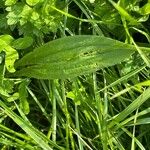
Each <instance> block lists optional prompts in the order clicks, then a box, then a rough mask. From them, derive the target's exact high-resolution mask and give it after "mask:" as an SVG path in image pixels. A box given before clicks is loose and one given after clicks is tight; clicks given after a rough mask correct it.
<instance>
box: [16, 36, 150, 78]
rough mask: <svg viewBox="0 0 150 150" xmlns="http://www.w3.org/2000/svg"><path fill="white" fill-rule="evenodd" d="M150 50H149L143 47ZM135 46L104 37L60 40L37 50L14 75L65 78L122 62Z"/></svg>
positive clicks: (18, 65)
mask: <svg viewBox="0 0 150 150" xmlns="http://www.w3.org/2000/svg"><path fill="white" fill-rule="evenodd" d="M142 49H146V50H150V49H149V48H142ZM135 50H136V49H135V47H134V46H132V45H129V44H125V43H122V42H119V41H117V40H113V39H110V38H107V37H101V36H90V35H84V36H83V35H82V36H73V37H65V38H60V39H57V40H54V41H51V42H48V43H47V44H45V45H43V46H41V47H39V48H36V49H35V50H34V51H33V52H30V53H29V54H27V55H26V56H24V57H23V58H22V59H20V60H19V61H18V62H16V64H15V67H16V69H17V70H18V71H17V72H16V73H15V74H14V76H26V77H34V78H38V79H64V78H71V77H76V76H78V75H83V74H87V73H91V72H94V71H96V70H98V69H100V68H103V67H107V66H112V65H114V64H117V63H120V62H121V61H123V60H124V59H126V58H129V57H130V55H131V54H132V53H133V52H134V51H135Z"/></svg>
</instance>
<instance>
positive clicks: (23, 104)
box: [19, 81, 30, 115]
mask: <svg viewBox="0 0 150 150" xmlns="http://www.w3.org/2000/svg"><path fill="white" fill-rule="evenodd" d="M26 86H28V82H27V81H23V82H22V83H21V84H20V85H19V99H20V108H21V109H22V110H23V112H24V113H25V114H26V115H27V114H29V112H30V108H29V103H28V100H27V97H28V93H27V89H26Z"/></svg>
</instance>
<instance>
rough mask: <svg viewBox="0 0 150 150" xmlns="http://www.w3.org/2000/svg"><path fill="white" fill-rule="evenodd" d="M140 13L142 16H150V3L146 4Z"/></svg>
mask: <svg viewBox="0 0 150 150" xmlns="http://www.w3.org/2000/svg"><path fill="white" fill-rule="evenodd" d="M140 13H141V14H142V15H149V14H150V2H148V3H147V4H145V5H144V6H143V7H142V8H140Z"/></svg>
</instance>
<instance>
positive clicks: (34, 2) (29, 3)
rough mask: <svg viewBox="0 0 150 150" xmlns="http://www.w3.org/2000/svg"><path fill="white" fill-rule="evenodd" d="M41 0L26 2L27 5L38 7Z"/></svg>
mask: <svg viewBox="0 0 150 150" xmlns="http://www.w3.org/2000/svg"><path fill="white" fill-rule="evenodd" d="M39 1H40V0H26V3H27V4H28V5H30V6H34V5H36V4H37V3H38V2H39Z"/></svg>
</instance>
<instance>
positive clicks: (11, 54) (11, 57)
mask: <svg viewBox="0 0 150 150" xmlns="http://www.w3.org/2000/svg"><path fill="white" fill-rule="evenodd" d="M5 53H6V58H5V65H6V68H7V70H8V71H9V72H15V68H14V62H15V61H16V60H17V59H18V58H19V56H18V53H17V51H16V50H15V49H14V48H12V47H11V46H9V45H8V46H6V47H5Z"/></svg>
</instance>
